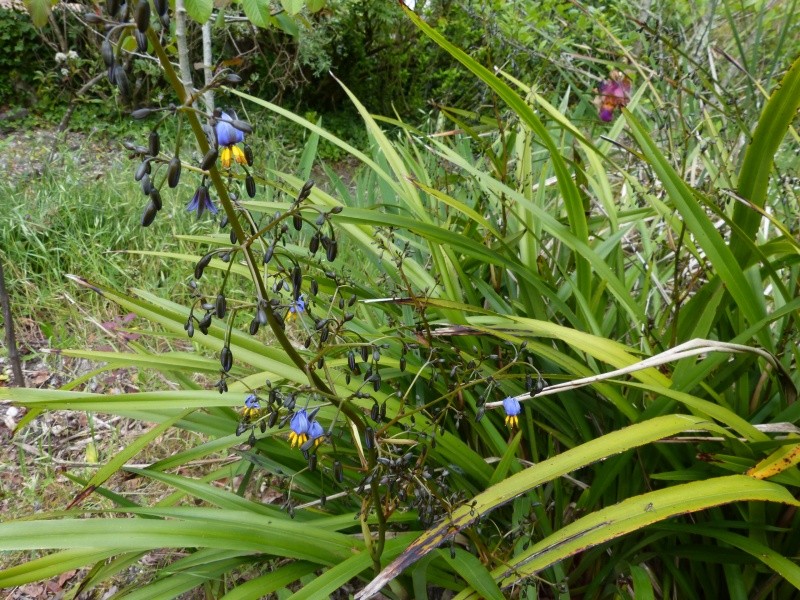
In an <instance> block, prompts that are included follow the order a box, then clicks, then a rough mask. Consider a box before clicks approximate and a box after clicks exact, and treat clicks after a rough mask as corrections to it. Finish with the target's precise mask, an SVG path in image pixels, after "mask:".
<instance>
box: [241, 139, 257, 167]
mask: <svg viewBox="0 0 800 600" xmlns="http://www.w3.org/2000/svg"><path fill="white" fill-rule="evenodd" d="M243 150H244V159H245V161H247V166H248V167H252V166H253V161H254V159H255V157H254V156H253V149H252V148H251V147H250V146H249V144H245V145H244V149H243Z"/></svg>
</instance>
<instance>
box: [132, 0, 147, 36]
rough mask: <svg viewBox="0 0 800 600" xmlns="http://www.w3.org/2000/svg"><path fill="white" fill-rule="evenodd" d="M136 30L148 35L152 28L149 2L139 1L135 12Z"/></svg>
mask: <svg viewBox="0 0 800 600" xmlns="http://www.w3.org/2000/svg"><path fill="white" fill-rule="evenodd" d="M135 17H136V28H137V29H138V30H139V31H140V32H141V33H146V32H147V28H148V27H150V3H149V2H148V1H147V0H139V4H137V5H136V11H135Z"/></svg>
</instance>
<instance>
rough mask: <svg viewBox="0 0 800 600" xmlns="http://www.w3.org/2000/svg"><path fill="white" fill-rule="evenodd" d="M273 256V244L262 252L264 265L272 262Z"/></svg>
mask: <svg viewBox="0 0 800 600" xmlns="http://www.w3.org/2000/svg"><path fill="white" fill-rule="evenodd" d="M273 254H275V244H270V246H269V248H267V250H266V252H264V264H265V265H266V264H268V263H269V261H271V260H272V255H273Z"/></svg>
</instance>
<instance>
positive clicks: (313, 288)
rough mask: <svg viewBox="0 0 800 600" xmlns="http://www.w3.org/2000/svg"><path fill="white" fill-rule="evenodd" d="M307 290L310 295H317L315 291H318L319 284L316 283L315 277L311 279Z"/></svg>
mask: <svg viewBox="0 0 800 600" xmlns="http://www.w3.org/2000/svg"><path fill="white" fill-rule="evenodd" d="M308 290H309V291H310V292H311V295H312V296H316V295H317V292H319V284H318V283H317V280H316V279H312V280H311V283H310V284H309V286H308Z"/></svg>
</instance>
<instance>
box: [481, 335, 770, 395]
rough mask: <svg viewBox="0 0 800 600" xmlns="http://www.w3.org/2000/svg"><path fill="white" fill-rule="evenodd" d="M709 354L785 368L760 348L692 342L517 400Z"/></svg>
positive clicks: (701, 341)
mask: <svg viewBox="0 0 800 600" xmlns="http://www.w3.org/2000/svg"><path fill="white" fill-rule="evenodd" d="M708 352H729V353H731V354H743V353H748V352H749V353H753V354H757V355H758V356H761V357H762V358H764V359H766V360H767V361H768V362H769V363H770V364H772V365H773V366H774V367H775V368H777V369H780V368H781V364H780V363H779V362H778V361H777V359H776V358H775V357H774V356H772V354H770V353H769V352H767V351H765V350H761V349H760V348H751V347H750V346H744V345H742V344H732V343H729V342H718V341H715V340H703V339H694V340H689V341H688V342H684V343H683V344H680V345H678V346H675V347H674V348H672V349H670V350H666V351H664V352H661V353H660V354H656V355H655V356H651V357H650V358H646V359H645V360H641V361H639V362H637V363H634V364H632V365H629V366H627V367H623V368H621V369H616V370H614V371H610V372H608V373H602V374H600V375H591V376H589V377H583V378H581V379H575V380H573V381H565V382H564V383H558V384H555V385H550V386H547V387H545V388H544V389H543V390H542V391H541V392H539V393H534V394H531V393H527V392H526V393H524V394H520V395H519V396H516V399H517V400H519V401H520V402H523V401H525V400H530V399H532V398H538V397H539V396H549V395H550V394H558V393H559V392H564V391H566V390H574V389H577V388H580V387H584V386H587V385H591V384H592V383H597V382H598V381H604V380H606V379H613V378H615V377H619V376H620V375H627V374H629V373H634V372H636V371H641V370H643V369H649V368H651V367H657V366H659V365H664V364H666V363H670V362H674V361H676V360H680V359H682V358H687V357H689V356H697V355H698V354H707V353H708ZM500 406H503V402H502V401H497V402H487V403H486V405H485V407H486V409H491V408H498V407H500Z"/></svg>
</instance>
